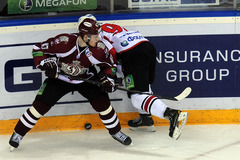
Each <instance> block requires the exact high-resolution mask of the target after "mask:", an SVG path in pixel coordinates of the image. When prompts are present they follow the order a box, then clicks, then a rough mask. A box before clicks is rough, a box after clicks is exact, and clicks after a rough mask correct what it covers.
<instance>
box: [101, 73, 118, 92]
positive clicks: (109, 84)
mask: <svg viewBox="0 0 240 160" xmlns="http://www.w3.org/2000/svg"><path fill="white" fill-rule="evenodd" d="M100 81H101V85H100V91H101V92H114V91H115V90H116V86H115V82H114V80H113V79H112V78H110V77H106V76H105V77H102V78H101V79H100Z"/></svg>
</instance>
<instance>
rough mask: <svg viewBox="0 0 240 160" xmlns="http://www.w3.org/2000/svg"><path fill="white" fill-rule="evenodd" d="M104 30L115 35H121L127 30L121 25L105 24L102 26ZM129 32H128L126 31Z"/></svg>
mask: <svg viewBox="0 0 240 160" xmlns="http://www.w3.org/2000/svg"><path fill="white" fill-rule="evenodd" d="M101 28H102V30H103V31H105V32H108V33H114V34H113V35H115V34H117V33H120V32H122V31H123V29H124V30H126V29H125V28H122V27H120V26H119V25H116V24H107V23H106V24H103V25H102V26H101ZM126 31H127V30H126Z"/></svg>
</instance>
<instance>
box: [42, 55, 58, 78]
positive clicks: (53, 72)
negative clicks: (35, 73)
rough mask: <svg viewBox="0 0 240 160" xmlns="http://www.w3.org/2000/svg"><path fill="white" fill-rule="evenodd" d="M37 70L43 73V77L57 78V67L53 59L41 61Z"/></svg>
mask: <svg viewBox="0 0 240 160" xmlns="http://www.w3.org/2000/svg"><path fill="white" fill-rule="evenodd" d="M38 68H39V69H41V70H42V71H45V75H46V76H47V77H49V78H56V77H57V70H58V65H57V62H56V61H55V60H54V59H51V58H47V59H44V60H42V61H41V62H40V65H39V66H38Z"/></svg>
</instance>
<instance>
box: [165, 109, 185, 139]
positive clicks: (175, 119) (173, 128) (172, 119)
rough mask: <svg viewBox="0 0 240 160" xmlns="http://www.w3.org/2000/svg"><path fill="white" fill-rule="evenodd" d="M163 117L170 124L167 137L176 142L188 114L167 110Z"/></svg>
mask: <svg viewBox="0 0 240 160" xmlns="http://www.w3.org/2000/svg"><path fill="white" fill-rule="evenodd" d="M164 117H165V118H167V119H168V120H169V123H170V126H169V136H170V137H172V138H174V139H176V140H177V139H178V138H179V137H180V135H181V133H182V130H183V127H184V126H185V124H186V122H187V118H188V113H187V112H181V111H180V110H174V109H170V108H167V109H166V111H165V112H164ZM180 121H181V123H180Z"/></svg>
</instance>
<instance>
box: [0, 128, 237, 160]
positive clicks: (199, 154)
mask: <svg viewBox="0 0 240 160" xmlns="http://www.w3.org/2000/svg"><path fill="white" fill-rule="evenodd" d="M156 129H157V132H154V133H153V132H139V131H130V130H129V129H128V128H123V132H124V133H126V134H127V135H129V136H130V137H131V138H132V140H133V144H134V146H124V145H122V144H120V143H119V142H117V141H115V140H114V139H113V138H112V137H111V136H110V135H109V134H108V132H107V130H106V129H96V130H93V129H92V130H88V131H87V130H77V131H61V132H45V133H29V134H27V135H26V136H25V137H24V139H23V140H22V143H21V144H20V146H19V148H17V149H15V150H14V151H13V152H9V145H8V140H9V138H10V135H1V136H0V160H239V159H240V125H187V126H185V129H184V130H183V134H182V135H181V137H180V138H179V139H178V140H174V139H172V138H170V137H169V136H168V126H159V127H156Z"/></svg>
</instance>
